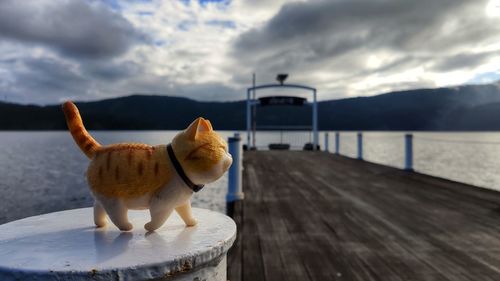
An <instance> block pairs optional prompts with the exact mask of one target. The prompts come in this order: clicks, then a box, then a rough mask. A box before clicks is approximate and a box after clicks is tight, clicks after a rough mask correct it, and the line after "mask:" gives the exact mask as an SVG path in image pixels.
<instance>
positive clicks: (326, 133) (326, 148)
mask: <svg viewBox="0 0 500 281" xmlns="http://www.w3.org/2000/svg"><path fill="white" fill-rule="evenodd" d="M325 151H326V152H328V132H325Z"/></svg>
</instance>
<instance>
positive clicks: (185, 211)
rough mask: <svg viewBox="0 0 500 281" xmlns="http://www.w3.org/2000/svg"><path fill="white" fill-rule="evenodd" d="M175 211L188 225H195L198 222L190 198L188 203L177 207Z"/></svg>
mask: <svg viewBox="0 0 500 281" xmlns="http://www.w3.org/2000/svg"><path fill="white" fill-rule="evenodd" d="M175 211H176V212H177V213H178V214H179V216H180V217H181V219H182V220H183V221H184V223H185V224H186V226H195V225H196V224H197V223H198V221H196V219H195V218H194V217H193V212H192V211H191V201H189V200H188V201H187V202H186V203H184V204H182V205H180V206H178V207H176V208H175Z"/></svg>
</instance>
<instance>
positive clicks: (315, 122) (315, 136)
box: [312, 89, 319, 150]
mask: <svg viewBox="0 0 500 281" xmlns="http://www.w3.org/2000/svg"><path fill="white" fill-rule="evenodd" d="M312 111H313V145H314V147H313V150H317V149H318V143H319V135H318V101H317V97H316V89H314V90H313V110H312Z"/></svg>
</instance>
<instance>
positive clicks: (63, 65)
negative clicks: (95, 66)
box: [0, 58, 91, 103]
mask: <svg viewBox="0 0 500 281" xmlns="http://www.w3.org/2000/svg"><path fill="white" fill-rule="evenodd" d="M0 68H8V69H10V71H11V74H12V77H13V79H12V80H11V81H9V82H8V83H6V84H3V85H1V86H0V93H1V94H3V95H5V96H7V97H8V98H9V100H17V101H21V102H30V103H44V102H46V101H48V100H50V101H52V102H56V101H58V100H59V99H60V98H61V97H66V96H68V95H85V92H86V91H87V89H88V88H89V87H90V85H91V81H90V80H89V79H87V78H85V77H83V76H82V75H81V74H80V73H79V72H78V70H77V69H76V68H75V67H74V66H73V65H71V64H70V63H67V62H63V61H59V60H56V59H49V58H36V59H34V58H24V59H16V60H9V61H4V62H2V63H0Z"/></svg>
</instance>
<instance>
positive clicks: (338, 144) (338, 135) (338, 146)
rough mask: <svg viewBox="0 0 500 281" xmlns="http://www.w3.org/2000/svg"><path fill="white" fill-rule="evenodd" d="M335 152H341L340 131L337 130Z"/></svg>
mask: <svg viewBox="0 0 500 281" xmlns="http://www.w3.org/2000/svg"><path fill="white" fill-rule="evenodd" d="M335 154H337V155H339V154H340V132H335Z"/></svg>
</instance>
